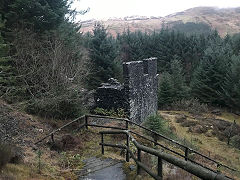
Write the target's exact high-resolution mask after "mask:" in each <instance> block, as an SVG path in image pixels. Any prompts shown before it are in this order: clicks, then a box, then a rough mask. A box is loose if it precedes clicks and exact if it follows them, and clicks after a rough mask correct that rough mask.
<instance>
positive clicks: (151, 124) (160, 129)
mask: <svg viewBox="0 0 240 180" xmlns="http://www.w3.org/2000/svg"><path fill="white" fill-rule="evenodd" d="M144 126H146V127H147V128H149V129H151V130H153V131H155V132H157V133H160V134H164V135H171V134H172V133H171V131H170V129H169V127H168V126H167V121H166V120H165V119H164V118H163V117H162V116H161V115H160V114H156V115H151V116H149V117H148V118H147V120H146V121H145V122H144Z"/></svg>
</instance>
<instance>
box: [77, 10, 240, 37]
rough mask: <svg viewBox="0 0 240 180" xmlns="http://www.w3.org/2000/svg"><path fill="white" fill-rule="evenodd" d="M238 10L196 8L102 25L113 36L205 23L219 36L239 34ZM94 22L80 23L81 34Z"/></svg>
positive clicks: (127, 18)
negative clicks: (188, 23) (183, 24)
mask: <svg viewBox="0 0 240 180" xmlns="http://www.w3.org/2000/svg"><path fill="white" fill-rule="evenodd" d="M239 17H240V8H226V9H219V8H214V7H196V8H191V9H188V10H185V11H183V12H178V13H174V14H170V15H168V16H165V17H144V16H132V17H125V18H111V19H108V20H106V21H102V23H103V24H104V25H105V26H106V27H107V28H108V31H109V32H110V33H111V34H113V35H114V36H115V35H116V34H117V33H122V32H123V31H124V30H126V29H128V28H129V29H130V31H137V30H141V31H146V32H152V31H154V30H159V29H161V28H162V27H163V26H164V27H172V26H173V25H175V24H179V23H187V22H194V23H205V24H207V25H209V26H210V27H211V28H212V29H217V30H218V31H219V33H220V35H221V36H225V35H226V34H234V33H238V32H240V22H239ZM95 23H96V20H94V19H93V20H89V21H83V22H82V29H81V31H82V32H88V31H91V30H92V29H93V26H94V24H95Z"/></svg>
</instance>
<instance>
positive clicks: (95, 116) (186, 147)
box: [86, 114, 237, 171]
mask: <svg viewBox="0 0 240 180" xmlns="http://www.w3.org/2000/svg"><path fill="white" fill-rule="evenodd" d="M86 116H87V117H92V118H102V119H113V120H119V121H125V122H128V123H129V124H133V125H135V126H137V127H140V128H142V129H144V130H146V131H148V132H151V133H153V134H154V135H156V136H158V137H161V138H163V139H165V140H167V141H169V142H171V143H173V144H176V145H178V146H180V147H182V148H184V150H186V149H187V151H188V153H189V152H193V153H195V154H198V155H199V156H201V157H203V158H206V159H207V160H209V161H212V162H213V163H215V164H216V165H217V166H222V167H224V168H227V169H229V170H231V171H237V170H236V169H233V168H231V167H228V166H227V165H224V164H222V163H220V162H217V161H216V160H214V159H211V158H210V157H207V156H206V155H204V154H202V153H200V152H198V151H196V150H194V149H192V148H189V147H188V146H185V145H183V144H180V143H179V142H177V141H175V140H173V139H170V138H168V137H166V136H163V135H162V134H159V133H157V132H155V131H153V130H151V129H148V128H146V127H144V126H142V125H140V124H137V123H135V122H133V121H130V120H129V119H126V118H115V117H111V116H100V115H90V114H89V115H86ZM148 140H149V139H148ZM157 145H159V146H161V145H160V144H159V143H157ZM161 147H162V146H161ZM165 149H166V147H165ZM168 150H169V151H171V152H172V150H170V149H169V148H168ZM173 153H176V154H177V155H179V156H183V155H181V154H180V153H177V152H173ZM185 155H187V154H185ZM185 159H186V160H187V159H188V157H185Z"/></svg>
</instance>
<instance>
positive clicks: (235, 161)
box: [161, 112, 240, 178]
mask: <svg viewBox="0 0 240 180" xmlns="http://www.w3.org/2000/svg"><path fill="white" fill-rule="evenodd" d="M161 114H162V115H163V116H164V117H165V118H166V119H167V120H168V121H169V122H170V123H171V124H172V125H174V126H175V127H176V134H177V136H179V137H181V138H186V139H187V140H188V141H190V142H193V140H195V139H198V141H194V145H196V146H197V147H198V148H199V150H200V151H201V152H202V153H203V154H205V155H209V154H210V157H211V158H212V159H215V160H217V161H220V162H223V164H226V165H228V166H230V167H234V168H236V169H238V170H240V150H238V149H236V148H233V147H231V146H228V145H227V143H226V142H223V141H219V140H218V139H217V138H216V137H207V136H205V134H194V133H189V132H188V128H187V127H182V126H181V125H180V124H179V123H176V122H175V115H169V114H167V113H166V112H161ZM226 115H227V116H226ZM229 117H230V118H229ZM233 117H234V118H235V116H234V115H231V114H230V113H224V114H223V116H222V117H221V118H222V119H228V118H229V119H228V121H231V118H233ZM200 142H201V143H200ZM221 170H224V169H223V168H222V169H221ZM224 172H225V173H227V174H228V175H233V174H229V173H228V172H226V171H224ZM235 176H237V177H235V178H240V174H238V175H235Z"/></svg>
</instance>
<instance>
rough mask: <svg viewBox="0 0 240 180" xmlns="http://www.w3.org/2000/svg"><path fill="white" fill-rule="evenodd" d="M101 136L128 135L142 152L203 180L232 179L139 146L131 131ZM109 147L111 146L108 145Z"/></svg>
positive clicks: (107, 132) (142, 166)
mask: <svg viewBox="0 0 240 180" xmlns="http://www.w3.org/2000/svg"><path fill="white" fill-rule="evenodd" d="M100 133H101V134H123V133H125V134H126V135H128V136H129V137H130V140H131V141H132V142H133V144H134V145H135V146H136V148H137V149H139V150H141V151H144V152H146V153H149V154H152V155H155V156H157V157H159V158H161V159H163V160H165V161H167V162H169V163H171V164H173V165H175V166H178V167H180V168H182V169H184V170H185V171H187V172H189V173H191V174H193V175H195V176H197V177H199V178H202V179H209V180H230V179H231V178H228V177H226V176H224V175H223V174H221V173H216V172H212V171H210V170H208V169H206V168H204V167H201V166H199V165H196V164H194V163H192V162H190V161H186V160H184V159H181V158H178V157H175V156H173V155H171V154H167V153H164V152H161V151H158V150H156V149H153V148H149V147H147V146H144V145H141V144H139V143H138V142H137V141H136V140H135V139H134V137H133V136H132V135H131V134H130V133H129V131H126V130H125V131H123V130H118V131H116V130H115V131H111V130H110V131H101V132H100ZM102 145H104V143H102ZM107 145H108V146H111V144H107ZM112 147H120V148H123V147H124V145H112ZM125 148H126V149H127V150H128V151H129V153H130V155H131V157H132V158H133V160H134V161H135V162H136V163H137V164H138V165H140V166H141V168H143V169H144V170H145V167H144V166H145V165H144V164H142V163H141V162H139V161H138V160H137V159H136V158H135V157H134V155H133V153H132V151H131V150H130V149H129V148H128V147H127V146H125ZM147 173H149V174H150V175H151V176H152V177H154V178H155V179H161V177H159V176H157V175H156V174H154V173H153V172H152V171H151V170H150V171H149V172H148V171H147Z"/></svg>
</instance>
